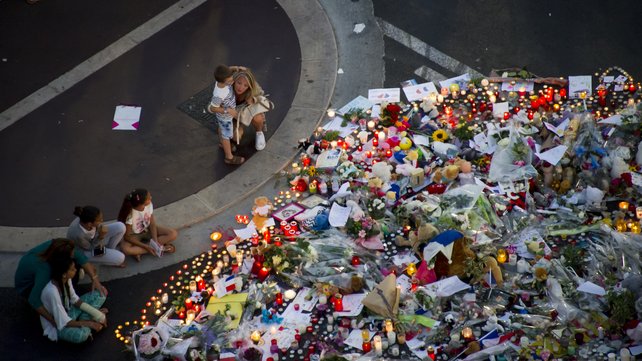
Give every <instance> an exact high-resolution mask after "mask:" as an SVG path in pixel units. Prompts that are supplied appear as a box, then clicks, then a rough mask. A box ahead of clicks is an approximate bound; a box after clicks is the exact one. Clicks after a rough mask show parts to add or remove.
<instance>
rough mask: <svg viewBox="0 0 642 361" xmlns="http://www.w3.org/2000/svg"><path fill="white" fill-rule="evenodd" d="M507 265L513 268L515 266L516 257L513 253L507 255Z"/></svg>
mask: <svg viewBox="0 0 642 361" xmlns="http://www.w3.org/2000/svg"><path fill="white" fill-rule="evenodd" d="M508 264H510V265H511V266H515V265H516V264H517V255H516V254H515V253H511V254H509V255H508Z"/></svg>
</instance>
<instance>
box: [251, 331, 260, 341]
mask: <svg viewBox="0 0 642 361" xmlns="http://www.w3.org/2000/svg"><path fill="white" fill-rule="evenodd" d="M250 340H252V342H253V343H254V344H255V345H258V344H259V342H261V333H260V332H259V331H258V330H255V331H254V332H252V334H251V335H250Z"/></svg>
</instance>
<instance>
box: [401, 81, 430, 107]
mask: <svg viewBox="0 0 642 361" xmlns="http://www.w3.org/2000/svg"><path fill="white" fill-rule="evenodd" d="M431 92H434V93H438V92H437V87H435V84H433V83H432V82H427V83H423V84H417V85H410V86H407V87H404V88H403V93H404V95H406V99H408V101H410V102H412V101H415V100H422V99H423V98H425V97H427V96H428V94H430V93H431Z"/></svg>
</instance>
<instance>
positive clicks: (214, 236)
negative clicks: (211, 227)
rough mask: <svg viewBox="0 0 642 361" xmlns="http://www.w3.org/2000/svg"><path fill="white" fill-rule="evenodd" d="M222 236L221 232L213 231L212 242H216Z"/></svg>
mask: <svg viewBox="0 0 642 361" xmlns="http://www.w3.org/2000/svg"><path fill="white" fill-rule="evenodd" d="M221 237H223V235H222V234H221V232H212V234H210V239H211V240H212V242H216V241H218V240H220V239H221Z"/></svg>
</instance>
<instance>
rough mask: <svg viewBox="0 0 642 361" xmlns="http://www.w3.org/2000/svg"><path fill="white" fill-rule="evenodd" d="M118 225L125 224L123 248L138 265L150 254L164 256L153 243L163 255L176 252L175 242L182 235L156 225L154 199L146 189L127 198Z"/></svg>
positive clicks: (137, 191) (132, 193)
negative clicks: (173, 243)
mask: <svg viewBox="0 0 642 361" xmlns="http://www.w3.org/2000/svg"><path fill="white" fill-rule="evenodd" d="M118 221H120V222H123V223H125V237H124V242H122V243H121V245H120V248H121V250H122V251H123V253H124V254H126V255H129V256H133V257H134V258H135V259H136V260H137V261H140V257H141V256H142V255H144V254H146V253H150V254H152V255H154V256H160V255H159V254H158V253H157V252H156V251H155V250H154V247H153V246H152V245H151V244H150V243H151V241H152V240H154V241H155V242H156V243H157V244H158V245H159V246H160V247H162V253H174V251H175V250H176V249H175V248H174V245H172V244H171V242H173V241H174V240H176V237H177V236H178V232H177V231H176V230H175V229H172V228H168V227H163V226H161V225H157V224H156V221H155V219H154V206H153V205H152V195H151V194H150V193H149V192H148V191H147V190H146V189H143V188H138V189H135V190H133V191H132V192H131V193H129V194H127V195H126V196H125V199H124V200H123V205H122V206H121V207H120V212H119V214H118Z"/></svg>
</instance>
